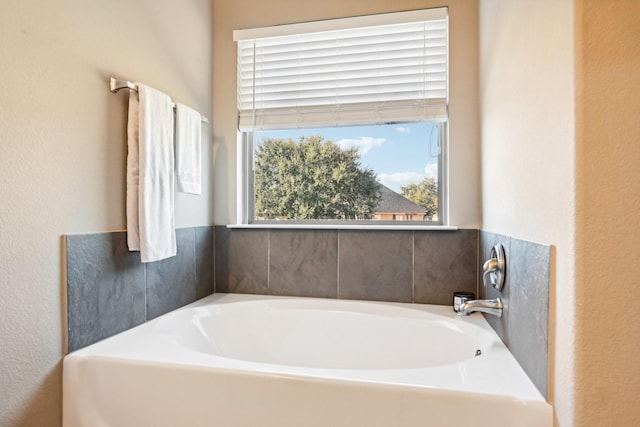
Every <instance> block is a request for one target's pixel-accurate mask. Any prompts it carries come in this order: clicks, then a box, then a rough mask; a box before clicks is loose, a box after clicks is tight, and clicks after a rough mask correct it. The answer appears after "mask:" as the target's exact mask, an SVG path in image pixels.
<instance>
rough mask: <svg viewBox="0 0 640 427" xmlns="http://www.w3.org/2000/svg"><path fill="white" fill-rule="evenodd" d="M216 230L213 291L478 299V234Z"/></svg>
mask: <svg viewBox="0 0 640 427" xmlns="http://www.w3.org/2000/svg"><path fill="white" fill-rule="evenodd" d="M215 228H216V231H215V234H216V239H215V242H216V247H215V254H216V292H238V293H260V294H270V295H294V296H311V297H325V298H344V299H366V300H376V301H395V302H414V301H415V302H422V303H430V304H451V299H452V293H453V292H454V291H459V290H462V291H467V290H471V291H472V292H477V264H478V260H477V247H478V231H477V230H459V231H454V232H451V231H446V232H443V231H391V230H375V231H360V230H358V231H355V230H322V231H321V230H267V229H260V230H250V229H229V228H227V227H225V226H216V227H215Z"/></svg>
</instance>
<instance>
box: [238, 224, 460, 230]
mask: <svg viewBox="0 0 640 427" xmlns="http://www.w3.org/2000/svg"><path fill="white" fill-rule="evenodd" d="M227 228H239V229H240V228H247V229H284V230H370V231H374V230H429V231H457V230H458V227H456V226H453V225H416V224H407V225H394V224H380V225H373V224H372V225H368V224H229V225H227Z"/></svg>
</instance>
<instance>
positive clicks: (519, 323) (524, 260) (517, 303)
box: [479, 231, 551, 396]
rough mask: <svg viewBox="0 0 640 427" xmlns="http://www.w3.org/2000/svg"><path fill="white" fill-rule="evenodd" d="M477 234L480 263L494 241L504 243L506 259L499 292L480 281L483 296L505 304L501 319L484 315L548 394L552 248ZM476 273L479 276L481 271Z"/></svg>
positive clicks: (540, 389)
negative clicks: (503, 278)
mask: <svg viewBox="0 0 640 427" xmlns="http://www.w3.org/2000/svg"><path fill="white" fill-rule="evenodd" d="M480 234H481V238H480V241H481V243H480V253H481V258H480V261H481V262H480V266H482V263H483V262H484V261H485V260H487V259H489V255H490V251H491V248H492V247H493V245H495V244H497V243H502V244H503V246H504V248H505V258H506V262H507V272H506V278H505V285H504V288H503V289H502V292H498V291H497V290H495V289H494V288H493V287H492V286H491V285H489V286H488V287H484V286H483V285H482V283H481V285H480V288H481V295H482V297H483V298H496V297H498V296H499V297H500V298H502V302H503V304H504V311H503V315H502V318H501V319H498V318H497V317H495V316H489V315H486V316H485V318H486V319H487V321H488V322H489V324H491V326H492V327H493V328H494V329H495V330H496V332H497V333H498V335H499V336H500V338H502V340H503V341H504V343H505V345H506V346H507V347H508V348H509V350H510V351H511V353H512V354H513V355H514V357H515V358H516V360H517V361H518V363H520V366H522V368H523V369H524V371H525V372H526V373H527V375H528V376H529V378H531V381H532V382H533V383H534V384H535V385H536V387H537V388H538V390H539V391H540V392H541V393H542V394H543V395H544V396H547V372H548V339H549V337H548V334H549V324H548V319H549V283H550V265H551V248H550V246H549V245H545V244H540V243H534V242H529V241H524V240H519V239H515V238H511V237H507V236H503V235H499V234H494V233H488V232H485V231H482V232H481V233H480ZM479 275H480V280H481V276H482V272H479Z"/></svg>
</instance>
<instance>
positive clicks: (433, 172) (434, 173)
mask: <svg viewBox="0 0 640 427" xmlns="http://www.w3.org/2000/svg"><path fill="white" fill-rule="evenodd" d="M424 174H425V175H426V176H427V177H428V178H435V179H438V164H437V163H429V164H428V165H427V166H425V167H424Z"/></svg>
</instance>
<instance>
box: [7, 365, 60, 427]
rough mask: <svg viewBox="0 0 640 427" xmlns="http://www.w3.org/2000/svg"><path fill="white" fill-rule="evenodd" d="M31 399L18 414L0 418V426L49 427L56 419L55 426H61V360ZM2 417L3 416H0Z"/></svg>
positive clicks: (45, 377)
mask: <svg viewBox="0 0 640 427" xmlns="http://www.w3.org/2000/svg"><path fill="white" fill-rule="evenodd" d="M31 396H32V397H31V399H30V400H29V402H28V403H26V404H25V405H24V406H23V407H22V408H20V409H19V410H18V412H17V413H16V414H15V415H14V416H11V415H9V418H8V419H7V420H5V421H4V422H5V423H6V424H5V423H3V420H2V419H1V417H0V424H1V425H3V426H5V425H6V426H11V427H42V426H50V425H51V420H54V419H57V420H58V423H57V424H56V425H62V359H60V360H59V361H58V362H57V363H56V364H55V366H53V368H52V369H51V371H49V373H48V374H46V376H44V381H43V382H42V383H40V385H39V387H38V388H37V390H36V391H35V392H34V393H33V394H31ZM0 415H4V414H0Z"/></svg>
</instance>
